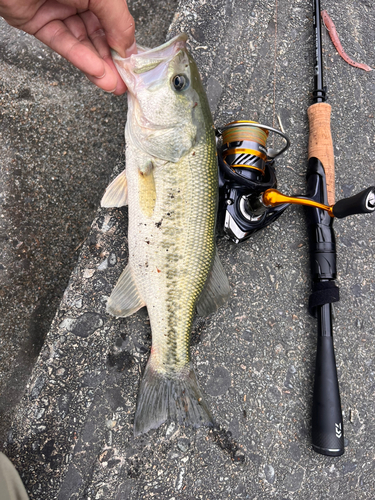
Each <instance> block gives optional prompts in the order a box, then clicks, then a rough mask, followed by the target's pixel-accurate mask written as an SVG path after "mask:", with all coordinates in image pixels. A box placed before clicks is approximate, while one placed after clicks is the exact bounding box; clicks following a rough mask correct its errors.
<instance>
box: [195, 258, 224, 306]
mask: <svg viewBox="0 0 375 500" xmlns="http://www.w3.org/2000/svg"><path fill="white" fill-rule="evenodd" d="M229 294H230V285H229V281H228V278H227V276H226V274H225V271H224V268H223V265H222V263H221V262H220V259H219V255H218V253H217V251H215V259H214V264H213V266H212V269H211V271H210V274H209V275H208V278H207V281H206V284H205V286H204V288H203V290H202V293H201V295H200V297H199V300H198V303H197V306H196V309H197V314H199V316H207V315H208V314H211V313H213V312H214V311H216V310H217V309H218V308H219V307H220V306H222V305H223V304H225V302H226V301H227V300H228V297H229Z"/></svg>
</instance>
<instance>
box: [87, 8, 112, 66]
mask: <svg viewBox="0 0 375 500" xmlns="http://www.w3.org/2000/svg"><path fill="white" fill-rule="evenodd" d="M79 17H80V19H81V21H82V24H83V25H84V29H85V33H86V34H87V36H88V37H89V38H90V40H91V42H92V44H93V46H94V47H95V49H96V50H97V51H98V54H99V55H100V57H102V58H103V59H104V58H106V57H107V58H108V57H109V58H110V57H111V49H110V47H109V45H108V42H107V38H106V34H105V31H104V29H103V27H102V25H101V24H100V21H99V19H98V18H97V17H96V15H95V14H94V13H93V12H90V11H88V10H87V11H85V12H82V13H81V14H80V15H79Z"/></svg>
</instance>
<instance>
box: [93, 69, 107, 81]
mask: <svg viewBox="0 0 375 500" xmlns="http://www.w3.org/2000/svg"><path fill="white" fill-rule="evenodd" d="M104 77H105V70H104V73H103V74H102V76H95V78H97V79H98V80H101V79H102V78H104Z"/></svg>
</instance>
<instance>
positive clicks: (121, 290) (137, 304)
mask: <svg viewBox="0 0 375 500" xmlns="http://www.w3.org/2000/svg"><path fill="white" fill-rule="evenodd" d="M145 305H146V304H145V303H144V301H143V300H142V298H141V296H140V294H139V291H138V287H137V284H136V282H135V279H134V276H133V271H132V269H131V267H130V266H129V264H128V265H127V266H126V268H125V269H124V270H123V272H122V274H121V276H120V278H119V280H118V282H117V283H116V286H115V288H114V289H113V292H112V293H111V296H110V297H109V299H108V302H107V312H108V313H109V314H112V316H117V317H120V318H125V317H126V316H130V315H131V314H133V313H135V312H136V311H138V309H140V308H141V307H143V306H145Z"/></svg>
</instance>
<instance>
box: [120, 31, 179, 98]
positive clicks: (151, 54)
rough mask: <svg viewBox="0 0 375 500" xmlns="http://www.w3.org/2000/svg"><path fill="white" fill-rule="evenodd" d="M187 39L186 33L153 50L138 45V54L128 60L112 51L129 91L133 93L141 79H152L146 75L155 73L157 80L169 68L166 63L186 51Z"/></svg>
mask: <svg viewBox="0 0 375 500" xmlns="http://www.w3.org/2000/svg"><path fill="white" fill-rule="evenodd" d="M187 39H188V36H187V35H186V33H180V34H179V35H177V36H175V37H174V38H171V40H168V41H167V42H165V43H164V44H163V45H160V46H159V47H155V48H153V49H149V48H146V47H142V46H139V45H137V53H135V54H132V55H131V56H129V57H126V58H123V57H121V56H120V55H119V54H118V53H117V52H116V51H114V50H112V51H111V52H112V59H113V62H114V63H115V66H116V68H117V70H118V72H119V74H120V76H121V78H122V79H123V80H124V82H125V84H126V85H127V87H128V89H129V90H130V91H132V89H133V88H134V87H135V86H136V84H137V81H139V80H140V79H141V80H145V81H148V80H149V79H150V78H149V77H148V76H147V75H146V73H148V72H153V75H152V77H153V78H155V76H156V78H157V73H160V74H161V73H163V71H164V68H165V67H166V66H167V64H166V63H168V62H169V61H170V60H172V59H173V58H174V57H175V55H176V54H177V53H178V52H179V51H181V50H186V41H187ZM160 65H162V67H161V68H160V71H159V70H156V71H155V72H154V71H153V70H155V69H157V68H158V67H160ZM155 73H156V75H155ZM150 77H151V75H150Z"/></svg>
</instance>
